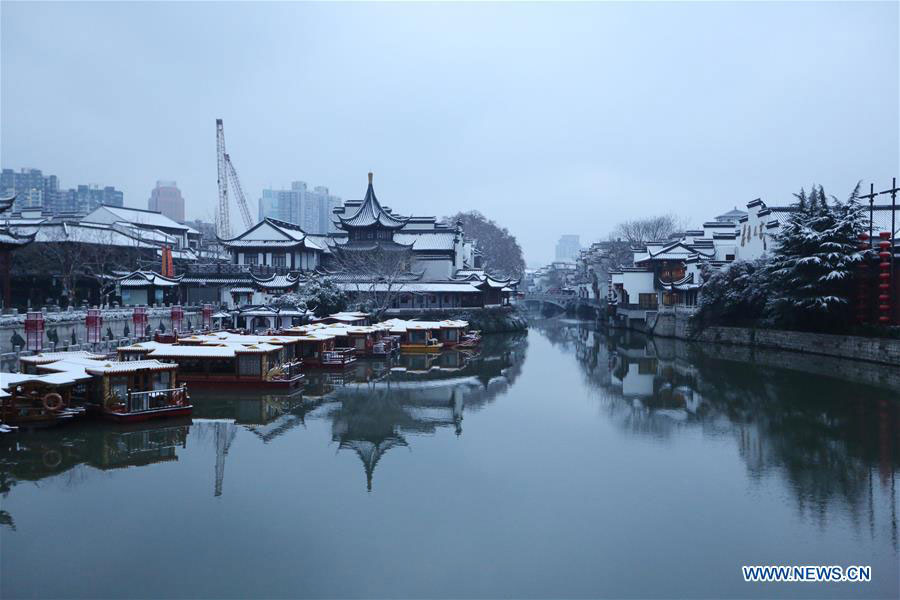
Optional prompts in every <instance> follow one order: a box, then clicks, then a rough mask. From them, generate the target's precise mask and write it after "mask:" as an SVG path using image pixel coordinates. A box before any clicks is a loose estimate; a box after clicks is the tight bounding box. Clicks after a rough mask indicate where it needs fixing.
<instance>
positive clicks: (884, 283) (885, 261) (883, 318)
mask: <svg viewBox="0 0 900 600" xmlns="http://www.w3.org/2000/svg"><path fill="white" fill-rule="evenodd" d="M878 237H880V238H881V241H880V242H878V247H879V248H881V252H879V253H878V257H879V258H881V262H880V263H878V267H879V268H880V269H881V273H879V274H878V279H880V280H881V283H880V284H879V285H878V289H879V290H880V294H879V296H878V300H879V302H880V304H879V305H878V311H879V312H880V313H881V315H880V316H879V317H878V321H879V322H880V323H881V324H883V325H887V324H888V323H890V322H891V296H890V289H891V252H890V247H891V241H890V239H891V232H890V231H882V232H881V233H879V234H878Z"/></svg>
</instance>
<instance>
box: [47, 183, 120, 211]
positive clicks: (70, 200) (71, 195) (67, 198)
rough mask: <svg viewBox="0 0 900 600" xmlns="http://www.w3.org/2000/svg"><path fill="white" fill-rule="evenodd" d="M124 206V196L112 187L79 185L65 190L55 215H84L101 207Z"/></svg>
mask: <svg viewBox="0 0 900 600" xmlns="http://www.w3.org/2000/svg"><path fill="white" fill-rule="evenodd" d="M104 204H105V205H107V206H124V204H125V195H124V194H123V193H122V192H121V191H119V190H117V189H116V188H114V187H112V186H109V185H108V186H106V187H102V188H101V187H100V186H99V185H97V184H94V183H92V184H89V185H79V186H78V187H77V188H74V189H70V190H66V191H65V192H64V193H63V200H62V202H61V203H60V209H59V210H57V211H53V213H54V214H56V213H71V214H76V215H86V214H88V213H89V212H91V211H93V210H95V209H97V208H98V207H99V206H101V205H104Z"/></svg>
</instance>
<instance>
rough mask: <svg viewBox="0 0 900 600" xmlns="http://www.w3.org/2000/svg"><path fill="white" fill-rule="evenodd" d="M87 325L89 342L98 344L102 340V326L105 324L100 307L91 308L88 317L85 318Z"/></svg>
mask: <svg viewBox="0 0 900 600" xmlns="http://www.w3.org/2000/svg"><path fill="white" fill-rule="evenodd" d="M84 324H85V327H87V341H88V343H89V344H97V343H99V342H100V340H101V337H102V334H101V333H100V328H101V327H102V326H103V316H102V315H101V314H100V309H99V308H89V309H88V311H87V317H85V319H84Z"/></svg>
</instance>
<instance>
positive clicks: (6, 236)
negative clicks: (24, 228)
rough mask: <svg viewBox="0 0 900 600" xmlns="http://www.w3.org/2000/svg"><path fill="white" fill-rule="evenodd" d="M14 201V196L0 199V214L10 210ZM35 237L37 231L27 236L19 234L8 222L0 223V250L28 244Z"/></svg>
mask: <svg viewBox="0 0 900 600" xmlns="http://www.w3.org/2000/svg"><path fill="white" fill-rule="evenodd" d="M15 201H16V196H15V195H12V196H10V197H9V198H0V213H4V212H6V211H8V210H9V209H10V208H12V206H13V203H14V202H15ZM36 235H37V231H34V232H33V233H29V234H19V233H16V231H15V230H14V229H13V228H12V227H10V226H9V223H8V222H7V223H6V224H5V225H4V224H2V223H0V248H6V249H9V248H13V247H15V246H24V245H26V244H30V243H31V242H33V241H34V237H35V236H36Z"/></svg>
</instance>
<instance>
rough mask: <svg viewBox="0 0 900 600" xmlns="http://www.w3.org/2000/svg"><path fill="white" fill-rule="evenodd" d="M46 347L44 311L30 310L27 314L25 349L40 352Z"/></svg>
mask: <svg viewBox="0 0 900 600" xmlns="http://www.w3.org/2000/svg"><path fill="white" fill-rule="evenodd" d="M43 347H44V313H42V312H40V311H37V310H30V311H28V314H27V315H25V349H26V350H31V351H33V352H40V351H41V349H42V348H43Z"/></svg>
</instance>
